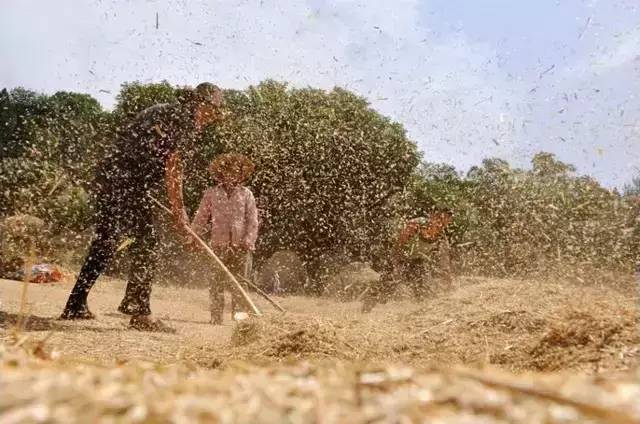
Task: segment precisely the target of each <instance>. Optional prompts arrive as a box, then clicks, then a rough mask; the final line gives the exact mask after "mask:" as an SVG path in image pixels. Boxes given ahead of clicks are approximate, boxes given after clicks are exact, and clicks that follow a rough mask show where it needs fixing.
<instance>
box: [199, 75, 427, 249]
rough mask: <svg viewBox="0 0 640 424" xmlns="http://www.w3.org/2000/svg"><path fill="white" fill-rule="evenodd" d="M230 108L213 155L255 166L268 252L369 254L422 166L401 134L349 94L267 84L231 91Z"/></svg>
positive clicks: (215, 137) (255, 185) (255, 186)
mask: <svg viewBox="0 0 640 424" xmlns="http://www.w3.org/2000/svg"><path fill="white" fill-rule="evenodd" d="M227 104H228V107H229V109H230V111H229V112H230V117H229V119H227V120H226V121H225V122H224V124H223V125H222V126H221V127H220V128H219V129H218V130H217V131H216V132H215V133H214V134H211V138H209V140H210V144H211V145H212V146H215V148H214V149H213V151H214V152H216V151H220V150H225V151H239V152H242V153H245V154H247V155H248V156H250V157H251V158H252V159H253V160H254V161H255V163H256V174H255V176H254V178H253V180H252V181H251V187H252V189H253V190H254V193H255V195H256V197H257V199H258V202H259V207H261V208H262V210H263V216H262V218H263V221H262V225H263V226H262V232H261V239H260V247H261V248H262V249H263V250H264V251H265V252H271V251H274V250H276V249H293V250H296V251H298V252H300V253H302V254H303V255H305V256H307V257H308V258H310V257H311V258H313V257H317V256H318V255H320V254H324V253H327V252H332V251H344V252H347V253H348V254H349V255H351V256H355V257H364V256H367V255H368V254H369V251H370V249H371V246H372V245H376V244H378V243H379V242H380V241H381V237H383V236H384V232H383V229H384V227H385V225H386V222H387V220H388V219H389V217H390V216H391V214H392V212H393V211H392V206H393V203H392V202H391V199H392V197H393V196H394V195H396V194H398V193H400V192H401V191H402V190H403V189H404V188H405V187H406V185H407V184H408V183H409V181H410V177H411V174H412V173H413V170H414V169H415V167H416V165H417V164H418V160H419V157H418V152H417V149H416V146H415V144H414V143H412V142H411V141H410V140H409V139H408V138H407V137H406V134H405V131H404V129H403V128H402V126H400V125H399V124H397V123H394V122H392V121H391V120H389V119H388V118H385V117H383V116H381V115H380V114H379V113H377V112H376V111H374V110H373V109H371V108H370V107H369V105H368V103H367V102H366V101H365V100H364V99H363V98H361V97H358V96H355V95H353V94H352V93H349V92H348V91H345V90H341V89H334V90H333V91H331V92H325V91H323V90H316V89H311V88H307V89H288V88H287V87H286V86H285V85H284V84H279V83H276V82H273V81H267V82H265V83H262V84H260V85H258V86H256V87H252V88H250V89H248V90H246V91H244V92H229V93H227Z"/></svg>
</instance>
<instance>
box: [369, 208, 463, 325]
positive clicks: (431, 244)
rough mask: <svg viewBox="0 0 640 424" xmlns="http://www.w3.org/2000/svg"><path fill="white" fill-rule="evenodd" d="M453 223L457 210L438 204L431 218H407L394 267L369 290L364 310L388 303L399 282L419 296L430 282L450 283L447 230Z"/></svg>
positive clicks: (395, 248)
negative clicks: (454, 213)
mask: <svg viewBox="0 0 640 424" xmlns="http://www.w3.org/2000/svg"><path fill="white" fill-rule="evenodd" d="M452 222H453V212H452V211H451V210H450V209H448V208H445V207H434V208H432V210H431V211H430V212H429V213H428V215H427V217H417V218H413V219H410V220H408V221H406V223H405V224H404V225H403V227H402V228H401V230H400V232H399V234H398V236H397V238H396V242H395V246H394V247H393V253H392V255H391V258H392V259H391V267H390V269H387V270H386V271H384V272H383V273H382V277H381V279H380V281H378V283H376V284H375V285H374V286H373V287H370V288H369V289H368V291H367V292H366V293H365V297H364V300H363V303H362V311H363V312H369V311H371V309H373V307H374V306H375V305H376V304H378V303H385V302H386V301H387V300H388V299H389V298H390V297H391V295H393V293H394V292H395V290H396V288H397V287H398V281H404V282H408V283H409V285H410V287H411V289H412V290H413V293H414V295H415V297H416V298H421V297H423V296H424V295H425V293H427V292H428V291H429V289H430V288H432V287H429V285H432V284H433V281H432V280H433V279H435V278H439V279H441V280H443V281H444V283H445V284H447V285H450V284H451V274H450V269H449V267H450V265H449V243H448V240H447V237H446V232H445V231H446V229H447V227H448V226H449V225H450V224H451V223H452ZM429 277H431V278H429ZM430 280H431V281H430Z"/></svg>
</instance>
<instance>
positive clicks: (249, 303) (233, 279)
mask: <svg viewBox="0 0 640 424" xmlns="http://www.w3.org/2000/svg"><path fill="white" fill-rule="evenodd" d="M148 196H149V198H150V199H151V200H153V202H154V203H155V204H156V205H158V206H159V207H160V208H162V210H164V211H165V212H167V213H168V214H169V215H171V211H170V210H169V208H167V207H166V206H165V205H163V204H162V203H160V202H159V201H158V200H157V199H156V198H154V197H153V196H151V195H148ZM184 228H185V230H187V232H188V233H189V234H190V235H191V236H192V237H193V238H194V239H195V240H196V241H197V242H198V244H199V245H200V247H202V248H203V249H204V251H205V252H207V254H208V255H209V256H210V257H211V258H212V259H213V260H214V261H215V263H216V264H217V265H218V266H219V267H220V268H221V269H222V270H223V271H224V273H225V274H226V276H227V278H229V280H231V282H232V283H233V285H234V287H235V288H236V290H238V292H239V293H240V295H241V296H242V298H243V299H244V301H245V302H246V304H247V306H249V308H251V311H252V312H253V313H254V315H256V316H262V313H261V312H260V310H259V309H258V307H257V306H256V305H255V303H253V301H252V300H251V298H250V297H249V295H248V294H247V292H246V291H245V290H244V288H243V287H242V285H241V284H240V283H238V280H236V277H234V275H233V274H232V273H231V271H229V269H228V268H227V267H226V265H225V264H224V263H223V262H222V261H221V260H220V258H218V255H216V254H215V253H214V252H213V250H211V248H210V247H209V245H208V244H207V243H205V242H204V241H203V240H202V239H201V238H200V236H198V234H196V232H195V231H193V230H192V229H191V227H189V226H188V225H185V226H184Z"/></svg>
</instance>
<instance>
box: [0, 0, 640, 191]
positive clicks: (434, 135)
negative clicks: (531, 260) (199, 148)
mask: <svg viewBox="0 0 640 424" xmlns="http://www.w3.org/2000/svg"><path fill="white" fill-rule="evenodd" d="M156 13H158V18H159V19H158V23H159V27H158V28H157V29H156V28H155V23H156V22H155V21H156V18H155V16H156ZM0 63H2V64H3V65H2V66H1V67H0V86H7V87H14V86H24V87H27V88H31V89H36V90H41V91H45V92H54V91H56V90H61V89H64V90H74V91H81V92H87V93H90V94H92V95H94V96H95V97H97V98H98V99H99V100H100V101H101V102H102V103H103V105H105V107H110V106H111V105H112V104H113V101H114V95H115V93H117V91H118V86H119V84H120V83H122V82H124V81H131V80H141V81H158V80H162V79H168V80H169V81H171V82H173V83H177V84H194V83H197V82H199V81H202V80H211V81H215V82H217V83H218V84H220V85H221V86H224V87H229V88H243V87H246V86H247V85H249V84H254V83H257V82H259V81H261V80H263V79H265V78H275V79H279V80H284V81H289V82H290V83H291V84H293V85H295V86H307V85H310V86H316V87H322V88H331V87H333V86H336V85H338V86H342V87H345V88H348V89H350V90H353V91H355V92H357V93H359V94H361V95H363V96H366V97H367V98H368V99H369V100H370V102H371V104H372V106H373V107H374V108H376V109H377V110H379V111H381V112H382V113H384V114H385V115H388V116H390V117H392V118H393V119H395V120H397V121H399V122H401V123H403V124H404V126H405V128H406V129H407V131H408V134H409V136H410V137H411V138H412V139H413V140H415V141H416V142H417V143H418V145H419V146H420V148H421V150H422V151H423V152H424V156H425V159H426V160H429V161H434V162H447V163H450V164H453V165H455V166H456V167H458V168H459V169H460V170H466V169H467V168H468V167H469V166H472V165H474V164H477V163H479V162H480V160H481V159H482V158H484V157H491V156H496V157H502V158H505V159H507V160H509V161H510V162H512V163H513V164H514V165H516V166H523V167H524V166H527V165H528V162H529V160H530V158H531V155H532V154H534V153H535V152H537V151H540V150H545V151H550V152H553V153H556V154H557V155H558V156H559V157H560V158H561V159H562V160H565V161H568V162H571V163H573V164H575V165H576V166H577V167H578V171H579V172H580V173H583V174H589V175H592V176H594V177H596V178H597V179H598V180H600V181H602V182H603V183H604V184H606V185H607V186H610V187H613V186H622V185H623V184H624V183H625V182H627V181H629V180H630V179H631V176H632V175H633V174H634V172H635V173H637V172H638V169H639V168H640V99H639V98H638V96H640V2H638V1H637V0H535V1H534V0H423V1H418V0H396V1H373V0H369V1H347V0H343V1H320V0H308V1H306V2H304V1H301V2H290V1H268V0H261V1H260V0H254V1H249V0H245V1H238V0H228V1H185V0H182V1H169V0H166V1H160V0H158V1H152V0H146V1H142V0H140V1H130V0H129V1H127V0H102V1H85V2H77V1H73V0H58V1H56V2H51V1H48V0H40V1H34V0H3V11H2V14H1V15H0Z"/></svg>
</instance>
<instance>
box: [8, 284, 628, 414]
mask: <svg viewBox="0 0 640 424" xmlns="http://www.w3.org/2000/svg"><path fill="white" fill-rule="evenodd" d="M70 288H71V284H70V283H62V284H56V285H34V284H30V285H28V291H27V299H28V300H27V307H26V308H25V309H26V312H27V313H28V315H29V318H28V319H27V320H26V323H25V325H24V328H23V329H22V331H20V332H19V333H18V334H17V335H16V333H15V330H14V327H15V324H16V322H18V321H19V315H20V304H21V301H20V298H21V290H22V283H18V282H13V281H6V280H0V298H1V300H2V307H1V309H0V310H1V311H2V315H1V316H0V326H2V328H0V338H2V339H3V340H4V349H5V354H4V356H2V355H0V358H2V361H0V362H2V363H1V364H0V365H1V367H0V368H2V369H3V370H4V371H2V372H3V374H5V375H6V377H7V380H6V381H8V382H11V384H7V386H6V387H7V388H8V389H7V391H6V392H4V395H3V396H0V397H3V398H4V399H9V400H5V401H4V402H3V401H0V413H1V412H2V411H3V409H6V410H7V411H9V412H7V414H9V413H10V414H13V415H8V416H7V415H1V414H0V421H3V419H7V417H9V418H11V417H14V418H15V421H14V422H22V421H25V417H31V418H33V416H34V415H33V414H36V415H37V414H38V413H41V414H45V412H42V411H43V410H42V409H37V408H36V406H37V405H41V404H42V403H43V397H46V396H47V395H46V394H45V392H46V393H48V391H49V390H51V389H52V388H53V387H54V386H56V385H61V386H60V389H61V390H62V391H63V392H65V393H66V394H65V396H66V397H65V396H62V397H60V396H58V397H55V398H53V399H49V400H48V401H46V402H44V405H45V406H46V407H45V406H42V408H44V410H46V411H47V412H46V414H49V415H47V416H48V417H49V418H51V419H52V420H53V421H66V420H68V419H69V417H70V416H74V414H75V415H77V416H80V415H78V414H80V412H83V411H84V412H83V413H85V412H86V411H85V407H86V405H92V406H93V407H95V408H98V409H95V410H93V413H95V414H98V415H100V416H118V417H120V418H121V419H123V420H124V421H125V422H128V421H134V420H133V418H132V417H134V418H135V417H136V416H137V415H135V414H138V415H139V417H141V420H142V421H149V420H150V421H154V422H165V421H167V420H172V421H179V420H178V419H173V418H168V417H170V416H171V414H175V413H177V412H176V411H177V410H180V411H181V412H180V414H183V415H180V416H181V417H182V418H184V417H191V419H201V420H205V421H206V420H208V419H215V420H218V421H219V422H309V421H317V422H405V421H401V420H400V419H401V418H402V419H406V420H409V421H406V422H413V421H415V420H416V419H417V418H418V417H425V416H430V417H432V418H434V417H445V418H446V419H445V418H442V419H443V421H441V422H482V420H484V421H485V422H589V421H588V420H587V418H589V419H590V420H592V421H591V422H637V421H635V420H634V418H630V417H632V415H633V413H636V414H637V413H638V412H640V411H635V412H633V411H632V409H633V408H632V407H631V406H630V405H635V402H632V401H630V399H631V398H632V397H633V396H635V395H633V396H632V395H631V394H638V393H640V386H639V385H638V384H631V382H630V381H632V380H633V379H634V378H636V377H637V376H634V372H635V370H636V369H637V361H638V354H639V350H638V342H639V341H640V336H639V334H638V324H639V323H640V319H639V315H638V310H637V298H636V297H634V296H630V295H628V294H627V295H623V294H620V293H618V292H616V291H613V290H611V289H610V288H606V287H578V286H575V285H570V284H567V283H563V282H558V281H551V282H549V281H547V282H540V281H518V280H489V279H478V278H460V279H458V280H457V281H456V287H455V289H454V290H452V291H450V292H447V293H441V294H440V295H438V296H437V297H435V298H432V299H430V300H428V301H425V302H422V303H414V302H411V301H407V300H404V301H395V302H391V303H389V304H387V305H383V306H380V307H378V308H376V309H374V311H373V313H371V314H368V315H361V314H360V313H359V305H358V304H356V303H342V302H337V301H333V300H329V299H319V298H303V297H286V298H280V299H278V300H279V301H280V302H281V303H282V305H283V306H284V307H285V308H286V309H287V310H288V313H287V314H285V315H281V314H279V313H277V312H275V311H274V310H273V309H272V308H270V306H269V305H267V304H266V303H265V302H264V301H262V300H258V305H259V307H260V308H261V309H262V310H263V311H265V312H266V316H265V317H263V318H261V319H260V320H257V321H245V322H243V323H242V324H241V325H236V324H234V323H233V322H231V320H230V319H229V318H230V317H229V316H228V315H229V314H227V317H226V318H227V321H226V322H225V325H223V326H211V325H210V324H208V313H207V306H208V305H207V302H208V297H207V292H206V291H205V290H195V289H177V288H170V287H156V288H154V293H153V301H152V303H153V310H154V311H155V313H156V315H157V316H158V317H161V318H163V319H165V320H166V322H167V323H169V324H170V325H172V326H174V327H175V328H176V329H177V330H178V333H177V334H175V335H170V334H153V333H141V332H137V331H134V330H129V329H127V327H126V324H127V319H126V317H125V316H123V315H121V314H118V313H117V312H115V311H116V308H117V306H118V303H119V301H120V300H121V296H122V294H123V292H124V286H123V283H122V282H120V281H117V280H109V279H105V280H102V281H100V282H99V283H98V284H97V286H96V287H95V289H94V291H92V294H91V297H90V305H91V308H92V310H93V311H94V312H95V313H97V314H98V315H99V318H98V319H97V320H95V321H89V322H61V321H58V320H56V317H57V316H58V315H59V313H60V311H61V310H62V307H63V305H64V302H65V300H66V296H67V294H68V292H69V290H70ZM44 339H46V342H45V343H44V344H42V345H41V344H39V343H38V341H39V340H44ZM16 340H17V341H18V344H19V345H20V348H16V347H15V343H16ZM1 346H2V345H0V347H1ZM25 351H26V352H27V353H26V357H25V353H24V352H25ZM20 352H22V353H20ZM29 352H31V353H29ZM0 354H1V352H0ZM16 355H17V356H16ZM16 358H17V359H16ZM37 358H44V360H40V359H37ZM51 358H53V360H52V359H51ZM139 361H146V362H147V363H148V362H152V364H151V365H140V363H139ZM82 364H84V365H82ZM159 364H165V366H166V368H162V367H161V366H160V365H159ZM105 366H107V367H105ZM398 366H400V367H401V368H397V367H398ZM405 366H409V367H410V368H407V369H405V368H402V367H405ZM457 366H465V367H467V368H465V369H468V367H471V368H472V369H474V370H482V369H485V370H486V369H487V367H489V368H490V369H494V370H498V369H500V370H504V372H506V373H507V374H505V375H504V378H502V379H500V378H498V380H499V381H510V382H512V383H513V384H515V385H516V386H517V389H518V388H519V389H522V387H521V386H522V384H523V383H526V384H525V386H527V384H529V383H531V382H535V386H536V387H539V385H540V384H544V386H543V387H545V388H544V390H543V392H544V393H547V392H546V390H551V392H552V394H553V396H551V398H549V396H546V397H545V396H539V394H533V395H532V394H531V393H527V391H526V390H525V391H524V392H519V391H518V390H519V389H518V390H516V391H515V392H514V389H513V387H507V388H505V387H504V386H500V384H498V387H497V388H496V385H495V384H493V383H495V381H493V382H492V381H489V382H487V381H483V379H485V378H487V375H488V376H489V377H488V378H490V379H494V378H495V377H496V376H497V377H500V375H501V374H500V373H502V371H492V372H490V373H489V374H486V373H485V374H483V376H484V377H481V378H480V380H478V379H476V378H475V377H473V376H472V377H470V376H469V375H466V374H465V373H468V371H464V372H462V374H460V373H459V371H456V370H458V368H456V367H457ZM509 372H518V373H521V372H533V374H530V375H531V377H526V378H525V377H517V380H514V378H516V377H514V376H513V375H512V374H509ZM541 372H543V373H544V374H540V373H541ZM551 372H553V373H551ZM589 375H591V376H593V375H597V376H598V377H589ZM61 376H64V378H62V377H61ZM47 378H49V379H52V380H51V381H52V382H50V383H45V382H46V381H47ZM61 378H62V380H60V379H61ZM505 378H506V379H507V380H505ZM543 380H545V381H546V383H541V382H542V381H543ZM54 381H55V382H54ZM36 383H38V384H36ZM274 383H277V384H274ZM509 384H511V383H509ZM25 385H26V386H28V387H37V388H38V389H37V390H35V389H34V390H31V389H25V387H26V386H25ZM85 386H86V389H81V387H85ZM527 387H528V386H527ZM136 388H138V389H136ZM454 388H456V389H454ZM525 388H526V387H525ZM38 390H40V391H38ZM136 390H142V391H144V393H154V395H153V396H157V397H159V398H160V399H164V401H162V402H160V401H158V402H159V403H153V402H156V400H150V399H149V398H148V396H146V395H145V396H143V397H142V398H140V397H139V396H140V395H137V394H136V393H138V392H136ZM491 390H495V393H494V394H492V395H491V396H489V395H490V394H491V393H493V392H492V391H491ZM580 390H582V391H583V392H584V393H582V394H579V393H578V392H580ZM43 391H44V392H43ZM59 391H60V390H55V392H59ZM602 391H604V392H602ZM601 392H602V393H601ZM25 393H28V394H25ZM70 393H76V394H77V397H78V398H79V399H82V402H80V403H79V404H75V403H73V402H72V401H71V400H70V399H71V398H72V397H73V396H74V395H71V394H70ZM105 393H106V394H105ZM523 393H524V394H523ZM109 394H111V395H112V396H116V398H117V399H120V400H119V402H120V403H119V404H118V405H116V406H114V405H112V404H111V403H112V401H111V400H109V399H110V398H109V396H110V395H109ZM547 395H548V393H547ZM569 395H571V396H570V397H571V399H573V398H574V397H575V396H573V395H576V396H578V395H579V396H578V398H579V399H582V401H581V402H586V404H587V405H600V407H602V408H604V409H598V408H596V410H595V411H594V410H584V409H583V407H584V405H583V404H581V403H580V402H577V401H574V400H570V401H568V404H567V402H566V399H565V397H566V396H569ZM486 396H489V398H487V397H486ZM492 396H493V397H492ZM554 396H555V397H557V396H560V397H561V398H562V399H564V400H562V399H561V400H558V399H556V400H553V398H554ZM594 396H595V397H594ZM185 397H186V398H185ZM136 399H137V400H136ZM434 399H436V400H437V402H436V401H435V400H434ZM492 399H493V400H492ZM127 402H128V403H127ZM225 402H226V403H225ZM251 402H253V403H251ZM434 402H435V403H434ZM486 402H488V403H486ZM492 402H493V403H492ZM549 402H551V403H553V405H555V406H554V408H555V407H556V406H558V407H559V408H560V409H559V410H554V409H553V408H550V407H549V405H548V403H549ZM576 402H577V403H576ZM72 403H73V405H75V406H73V407H71V406H69V405H71V404H72ZM225 404H226V405H229V407H228V409H224V407H222V409H220V408H217V407H215V405H225ZM21 405H30V406H29V408H31V409H29V410H28V411H27V410H26V409H24V408H23V409H24V410H23V409H20V408H21ZM56 405H57V406H56ZM65 405H66V406H65ZM83 405H84V406H83ZM127 405H128V406H127ZM168 405H172V406H171V407H169V406H168ZM233 405H235V406H233ZM616 405H617V406H616ZM613 406H615V408H614V409H615V410H617V411H618V412H620V411H627V412H628V414H627V412H624V413H623V414H622V415H620V416H618V415H615V414H614V415H615V416H614V415H611V416H609V413H610V412H611V411H610V410H609V409H607V408H608V407H613ZM16 408H17V409H16ZM33 408H36V409H33ZM70 408H71V409H70ZM74 408H75V409H74ZM100 408H102V409H100ZM114 408H115V409H114ZM140 408H142V409H140ZM236 408H237V409H236ZM425 408H426V409H425ZM514 408H515V409H514ZM518 408H521V410H519V409H518ZM562 408H565V409H566V408H569V409H571V408H573V412H571V411H569V410H568V409H567V410H565V409H562ZM587 409H589V408H588V407H587ZM321 410H327V411H333V412H331V414H333V415H329V416H328V417H327V416H325V415H324V413H321V412H320V411H321ZM25 411H26V412H25ZM29 411H31V412H29ZM34 411H35V412H34ZM38 411H39V412H38ZM73 411H75V412H73ZM96 411H98V412H96ZM114 411H115V412H114ZM265 411H270V412H269V413H268V414H267V415H264V414H265V413H266V412H265ZM554 411H555V412H554ZM20 414H23V415H20ZM24 414H26V415H24ZM46 414H45V415H46ZM52 414H53V415H52ZM60 414H62V415H60ZM65 414H67V415H65ZM69 414H71V415H69ZM114 414H115V415H114ZM127 414H128V415H127ZM131 414H133V415H131ZM154 414H155V415H154ZM190 414H192V415H190ZM193 414H195V415H193ZM202 414H204V415H202ZM225 414H226V415H225ZM269 414H271V415H269ZM319 414H320V415H319ZM390 414H391V415H390ZM429 414H435V415H429ZM443 414H444V415H443ZM518 414H519V415H518ZM549 414H551V415H549ZM554 414H555V415H554ZM563 414H565V415H566V417H565V416H564V415H563ZM567 414H568V415H567ZM625 414H627V415H625ZM629 414H631V415H629ZM83 417H84V418H83V419H85V420H89V421H94V418H95V417H94V416H87V415H86V414H85V415H84V416H83ZM403 417H404V418H403ZM174 418H175V417H174ZM481 418H482V419H481ZM636 418H638V416H637V415H636ZM398 420H400V421H398ZM465 420H466V421H465ZM27 421H28V419H27ZM80 421H82V420H80ZM3 422H5V421H3ZM6 422H11V421H10V420H7V421H6Z"/></svg>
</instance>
